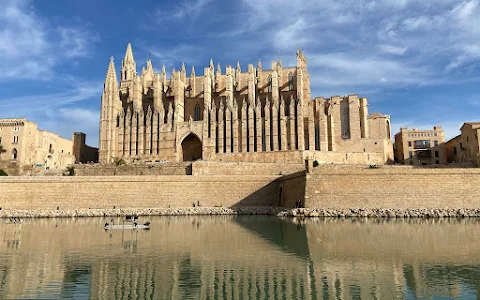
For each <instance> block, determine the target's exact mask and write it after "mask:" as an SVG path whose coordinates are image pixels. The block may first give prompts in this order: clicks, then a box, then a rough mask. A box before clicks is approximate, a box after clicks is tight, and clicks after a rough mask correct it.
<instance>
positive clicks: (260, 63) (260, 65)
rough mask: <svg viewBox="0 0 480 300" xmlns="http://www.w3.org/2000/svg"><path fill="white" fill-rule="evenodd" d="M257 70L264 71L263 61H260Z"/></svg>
mask: <svg viewBox="0 0 480 300" xmlns="http://www.w3.org/2000/svg"><path fill="white" fill-rule="evenodd" d="M257 69H258V70H259V71H261V70H262V61H261V60H260V59H259V60H258V64H257Z"/></svg>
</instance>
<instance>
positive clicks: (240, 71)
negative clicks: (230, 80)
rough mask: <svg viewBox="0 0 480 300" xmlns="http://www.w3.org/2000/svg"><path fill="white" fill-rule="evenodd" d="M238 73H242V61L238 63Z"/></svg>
mask: <svg viewBox="0 0 480 300" xmlns="http://www.w3.org/2000/svg"><path fill="white" fill-rule="evenodd" d="M236 72H237V73H242V68H240V61H237V69H236Z"/></svg>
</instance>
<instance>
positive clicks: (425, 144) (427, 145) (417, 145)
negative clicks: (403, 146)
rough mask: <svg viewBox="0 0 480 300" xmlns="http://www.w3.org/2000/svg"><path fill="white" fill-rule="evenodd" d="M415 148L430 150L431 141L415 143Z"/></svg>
mask: <svg viewBox="0 0 480 300" xmlns="http://www.w3.org/2000/svg"><path fill="white" fill-rule="evenodd" d="M414 148H415V149H423V148H430V141H426V140H418V141H415V145H414Z"/></svg>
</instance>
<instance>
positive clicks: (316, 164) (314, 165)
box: [313, 160, 320, 168]
mask: <svg viewBox="0 0 480 300" xmlns="http://www.w3.org/2000/svg"><path fill="white" fill-rule="evenodd" d="M319 165H320V164H319V163H318V161H316V160H314V161H313V167H314V168H316V167H318V166H319Z"/></svg>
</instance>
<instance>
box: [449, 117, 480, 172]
mask: <svg viewBox="0 0 480 300" xmlns="http://www.w3.org/2000/svg"><path fill="white" fill-rule="evenodd" d="M460 131H461V134H460V135H458V136H456V137H454V138H453V139H451V140H449V141H448V142H447V143H446V149H447V160H448V162H449V163H473V164H476V165H477V166H480V154H479V153H480V152H479V148H480V142H479V140H478V135H479V134H480V122H467V123H464V124H463V126H462V128H460Z"/></svg>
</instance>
